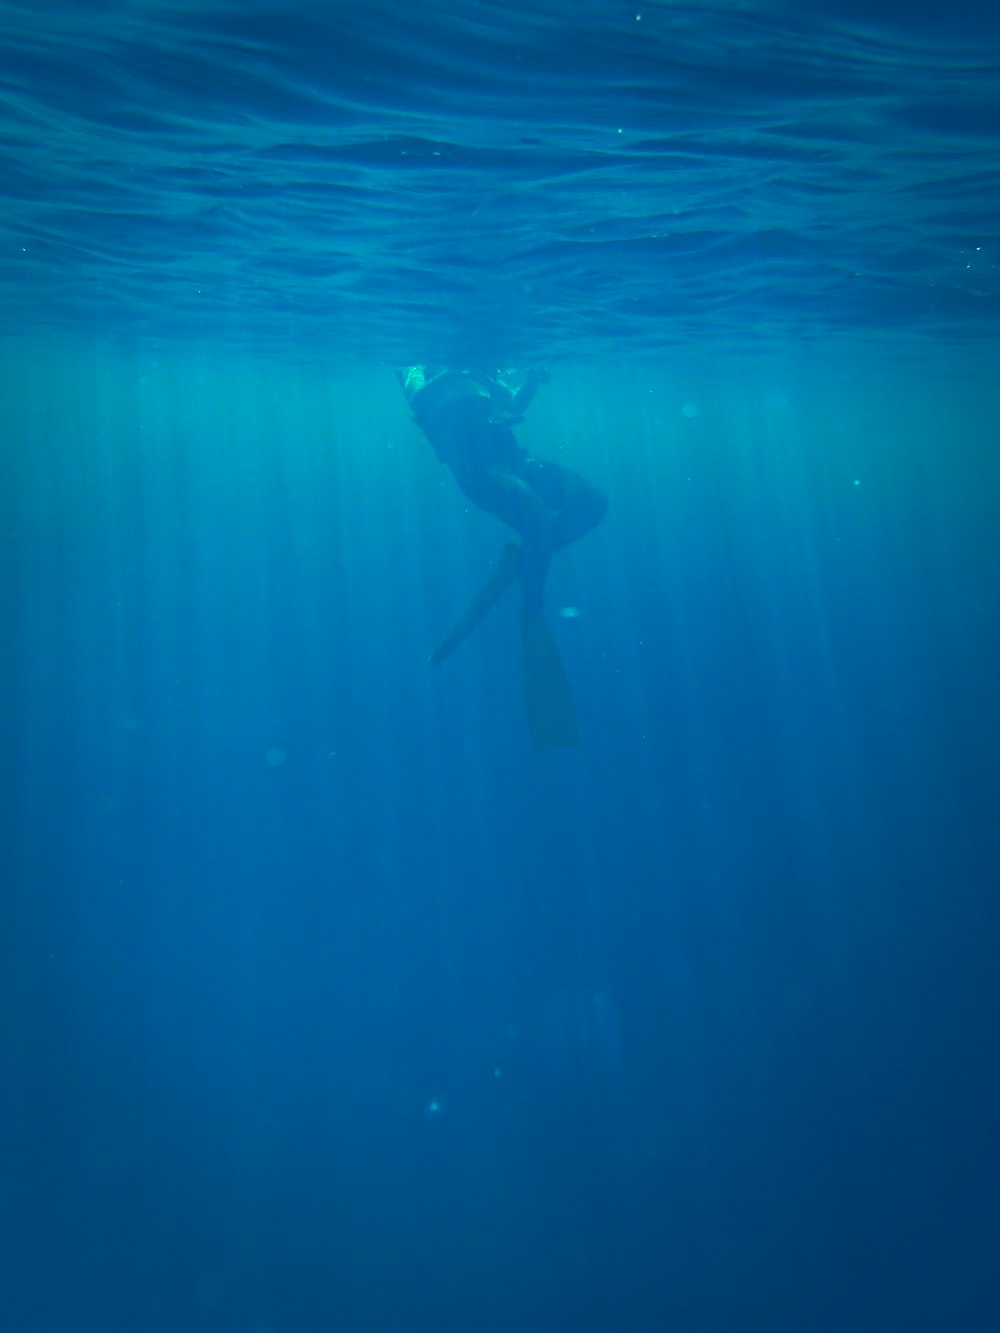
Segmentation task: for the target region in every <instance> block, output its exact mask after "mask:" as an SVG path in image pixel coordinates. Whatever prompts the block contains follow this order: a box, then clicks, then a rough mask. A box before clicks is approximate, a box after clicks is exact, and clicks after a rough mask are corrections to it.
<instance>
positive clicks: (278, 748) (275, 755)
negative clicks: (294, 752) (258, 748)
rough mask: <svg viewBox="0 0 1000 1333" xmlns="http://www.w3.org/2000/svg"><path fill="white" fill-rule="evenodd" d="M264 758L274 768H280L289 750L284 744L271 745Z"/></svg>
mask: <svg viewBox="0 0 1000 1333" xmlns="http://www.w3.org/2000/svg"><path fill="white" fill-rule="evenodd" d="M264 758H265V759H266V760H267V762H268V763H269V764H270V765H271V767H272V768H280V767H281V765H282V764H283V763H284V762H285V760H286V759H287V758H288V751H287V750H286V749H285V747H284V746H283V745H271V746H269V747H268V749H267V752H266V754H265V755H264Z"/></svg>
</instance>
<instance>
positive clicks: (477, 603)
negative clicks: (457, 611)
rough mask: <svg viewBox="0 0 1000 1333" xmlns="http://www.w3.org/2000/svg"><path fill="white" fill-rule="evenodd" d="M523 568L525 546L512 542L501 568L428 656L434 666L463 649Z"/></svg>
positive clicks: (498, 565)
mask: <svg viewBox="0 0 1000 1333" xmlns="http://www.w3.org/2000/svg"><path fill="white" fill-rule="evenodd" d="M520 570H521V548H520V546H518V544H517V542H508V543H507V545H506V546H505V547H504V548H503V552H502V553H501V555H500V559H499V561H498V562H497V567H496V569H495V570H494V571H493V573H492V574H491V575H490V578H489V581H488V582H487V583H486V585H485V587H484V588H482V589H481V591H480V592H479V593H477V595H476V597H475V598H474V599H473V601H472V603H471V605H470V606H469V607H468V608H467V610H466V611H465V612H463V614H462V615H461V616H460V617H459V619H458V620H456V622H455V624H454V625H452V627H451V629H450V630H449V631H448V633H447V634H446V635H445V636H444V638H443V639H442V640H441V642H440V643H439V644H438V646H437V647H436V648H435V649H434V651H433V652H432V653H431V655H430V657H429V658H428V659H427V660H428V662H430V663H431V664H432V665H433V666H440V665H441V663H442V662H443V661H444V660H445V658H447V657H450V656H451V655H452V653H453V652H455V650H456V649H457V648H461V646H462V644H463V643H464V642H465V641H466V639H467V638H468V637H469V635H470V634H471V633H472V631H473V630H474V629H475V628H476V627H477V626H478V625H479V623H480V621H482V620H485V619H486V617H487V615H489V613H490V612H491V611H492V610H493V608H494V607H495V606H496V604H497V602H498V601H499V600H500V598H501V596H502V595H503V593H504V591H505V589H506V588H508V587H509V586H510V584H512V583H513V582H514V580H515V579H516V578H517V576H518V574H519V573H520Z"/></svg>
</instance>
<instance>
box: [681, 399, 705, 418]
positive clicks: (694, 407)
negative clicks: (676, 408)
mask: <svg viewBox="0 0 1000 1333" xmlns="http://www.w3.org/2000/svg"><path fill="white" fill-rule="evenodd" d="M700 411H701V409H700V408H699V406H698V404H697V403H685V404H684V406H683V407H682V408H681V412H682V413H683V414H684V416H686V417H687V418H688V420H689V421H690V420H691V419H692V417H696V416H697V415H698V413H699V412H700Z"/></svg>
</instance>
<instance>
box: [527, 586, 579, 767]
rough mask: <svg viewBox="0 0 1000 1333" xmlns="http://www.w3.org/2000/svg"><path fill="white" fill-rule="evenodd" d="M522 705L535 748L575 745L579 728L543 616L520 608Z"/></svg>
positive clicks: (570, 691)
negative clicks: (522, 650)
mask: <svg viewBox="0 0 1000 1333" xmlns="http://www.w3.org/2000/svg"><path fill="white" fill-rule="evenodd" d="M521 643H522V647H523V649H524V706H525V710H526V712H527V715H528V728H529V730H530V732H531V739H532V740H533V741H534V744H535V749H536V750H553V749H561V748H566V747H570V746H573V745H578V744H579V743H580V727H579V724H578V722H577V719H576V706H575V705H574V703H573V692H572V690H571V689H570V684H569V677H568V676H567V675H566V672H565V670H564V669H563V664H562V662H561V661H560V659H559V653H558V650H557V649H556V644H555V640H554V639H553V637H552V635H551V634H550V632H549V628H548V626H547V625H546V623H545V620H544V617H542V616H541V615H539V614H538V613H537V612H534V613H532V612H530V611H528V609H527V608H526V607H523V606H522V607H521Z"/></svg>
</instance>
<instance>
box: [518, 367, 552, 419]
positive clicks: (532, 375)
mask: <svg viewBox="0 0 1000 1333" xmlns="http://www.w3.org/2000/svg"><path fill="white" fill-rule="evenodd" d="M550 378H551V376H550V375H549V372H548V371H547V370H546V369H545V368H544V367H543V366H535V367H533V368H532V369H531V370H529V371H528V373H527V375H525V377H524V381H523V382H522V384H521V385H520V387H519V388H517V389H515V390H514V392H513V393H512V394H511V411H513V412H516V413H517V415H518V416H520V415H521V414H522V413H523V412H525V411H527V408H528V404H529V403H530V402H531V400H532V399H533V398H534V396H535V394H536V393H537V392H538V390H539V389H540V388H541V386H542V385H543V384H545V383H547V381H548V380H549V379H550Z"/></svg>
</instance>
